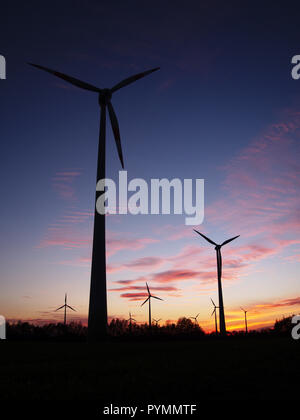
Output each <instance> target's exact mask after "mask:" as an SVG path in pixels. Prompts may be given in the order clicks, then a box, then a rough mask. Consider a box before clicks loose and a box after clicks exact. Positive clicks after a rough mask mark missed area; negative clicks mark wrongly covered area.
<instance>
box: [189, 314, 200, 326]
mask: <svg viewBox="0 0 300 420" xmlns="http://www.w3.org/2000/svg"><path fill="white" fill-rule="evenodd" d="M199 315H200V313H199V314H197V315H196V316H190V319H193V320H194V321H195V324H197V325H198V319H197V318H198V316H199Z"/></svg>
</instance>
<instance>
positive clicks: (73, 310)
mask: <svg viewBox="0 0 300 420" xmlns="http://www.w3.org/2000/svg"><path fill="white" fill-rule="evenodd" d="M67 308H70V309H72V311H74V312H76V309H74V308H72V306H69V305H67Z"/></svg>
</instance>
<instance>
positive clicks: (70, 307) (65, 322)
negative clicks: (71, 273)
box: [55, 293, 76, 325]
mask: <svg viewBox="0 0 300 420" xmlns="http://www.w3.org/2000/svg"><path fill="white" fill-rule="evenodd" d="M62 308H64V309H65V311H64V325H66V324H67V308H69V309H72V311H74V312H76V310H75V309H74V308H72V306H69V305H67V293H66V294H65V304H64V305H62V306H60V307H59V308H57V309H55V312H56V311H59V310H60V309H62Z"/></svg>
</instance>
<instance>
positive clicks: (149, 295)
mask: <svg viewBox="0 0 300 420" xmlns="http://www.w3.org/2000/svg"><path fill="white" fill-rule="evenodd" d="M146 286H147V291H148V297H147V299H146V300H145V302H143V303H142V304H141V306H143V305H144V304H145V303H146V302H149V328H151V298H154V299H158V300H163V299H161V298H159V297H157V296H153V295H151V293H150V289H149V286H148V284H147V283H146Z"/></svg>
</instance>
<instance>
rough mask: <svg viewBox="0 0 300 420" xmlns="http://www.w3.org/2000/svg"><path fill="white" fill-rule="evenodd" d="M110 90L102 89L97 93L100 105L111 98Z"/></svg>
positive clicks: (105, 103)
mask: <svg viewBox="0 0 300 420" xmlns="http://www.w3.org/2000/svg"><path fill="white" fill-rule="evenodd" d="M111 95H112V93H111V90H110V89H102V90H101V92H100V93H99V97H98V102H99V105H100V106H105V105H107V104H108V102H110V100H111Z"/></svg>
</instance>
